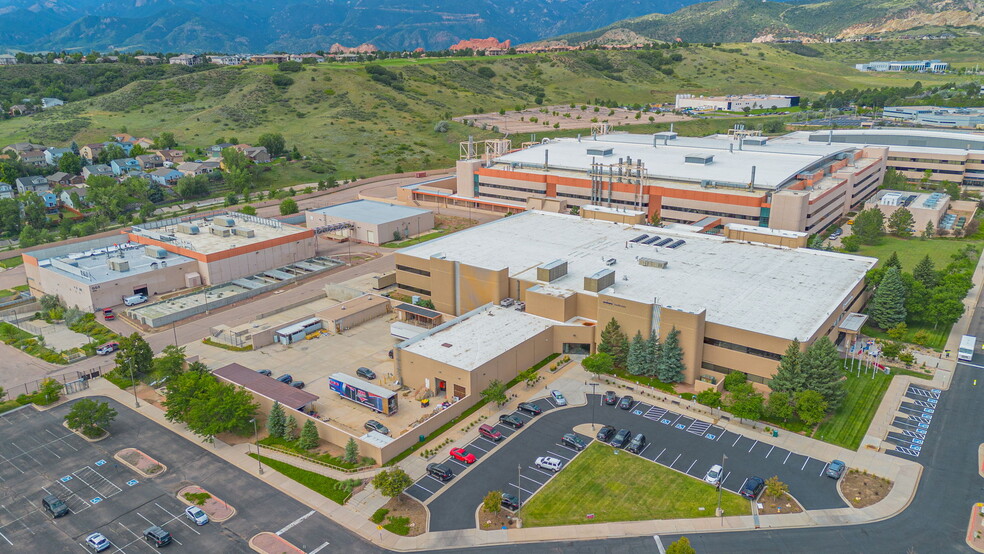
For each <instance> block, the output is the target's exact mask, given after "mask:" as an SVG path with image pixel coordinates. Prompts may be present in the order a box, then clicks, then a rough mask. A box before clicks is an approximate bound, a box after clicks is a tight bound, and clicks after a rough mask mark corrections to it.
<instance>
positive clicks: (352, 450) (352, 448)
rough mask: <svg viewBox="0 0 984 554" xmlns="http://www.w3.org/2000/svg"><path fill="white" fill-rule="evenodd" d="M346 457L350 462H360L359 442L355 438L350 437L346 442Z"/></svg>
mask: <svg viewBox="0 0 984 554" xmlns="http://www.w3.org/2000/svg"><path fill="white" fill-rule="evenodd" d="M344 459H345V461H346V462H348V463H350V464H356V463H358V462H359V444H358V443H356V442H355V439H353V438H352V437H349V440H348V442H347V443H345V456H344Z"/></svg>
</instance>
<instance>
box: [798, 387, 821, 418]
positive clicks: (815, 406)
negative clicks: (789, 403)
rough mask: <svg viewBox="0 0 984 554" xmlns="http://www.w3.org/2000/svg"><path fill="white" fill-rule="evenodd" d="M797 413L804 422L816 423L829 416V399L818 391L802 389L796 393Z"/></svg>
mask: <svg viewBox="0 0 984 554" xmlns="http://www.w3.org/2000/svg"><path fill="white" fill-rule="evenodd" d="M796 413H797V414H798V415H799V417H800V419H802V420H803V423H805V424H807V425H810V426H813V425H816V424H817V423H820V422H821V421H823V418H824V417H826V416H827V401H826V400H824V399H823V396H821V395H820V393H819V392H817V391H814V390H805V391H802V392H800V393H797V395H796Z"/></svg>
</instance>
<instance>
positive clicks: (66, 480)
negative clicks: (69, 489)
mask: <svg viewBox="0 0 984 554" xmlns="http://www.w3.org/2000/svg"><path fill="white" fill-rule="evenodd" d="M71 480H72V476H71V475H66V476H64V477H62V478H61V479H59V481H61V482H62V483H67V482H69V481H71Z"/></svg>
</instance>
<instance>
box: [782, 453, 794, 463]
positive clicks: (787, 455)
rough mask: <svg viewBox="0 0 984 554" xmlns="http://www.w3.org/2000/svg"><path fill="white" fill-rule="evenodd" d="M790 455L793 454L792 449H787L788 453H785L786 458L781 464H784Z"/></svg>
mask: <svg viewBox="0 0 984 554" xmlns="http://www.w3.org/2000/svg"><path fill="white" fill-rule="evenodd" d="M792 455H793V451H792V450H790V451H789V454H786V459H785V460H783V461H782V465H786V462H788V461H789V457H790V456H792Z"/></svg>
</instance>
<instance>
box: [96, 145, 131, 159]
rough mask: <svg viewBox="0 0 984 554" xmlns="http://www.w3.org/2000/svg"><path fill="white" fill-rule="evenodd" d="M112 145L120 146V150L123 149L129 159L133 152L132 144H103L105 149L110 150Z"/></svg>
mask: <svg viewBox="0 0 984 554" xmlns="http://www.w3.org/2000/svg"><path fill="white" fill-rule="evenodd" d="M111 144H112V145H115V146H119V147H120V148H122V149H123V154H125V155H126V156H127V157H129V156H130V153H131V152H133V143H132V142H116V141H109V142H104V143H103V148H109V145H111Z"/></svg>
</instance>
